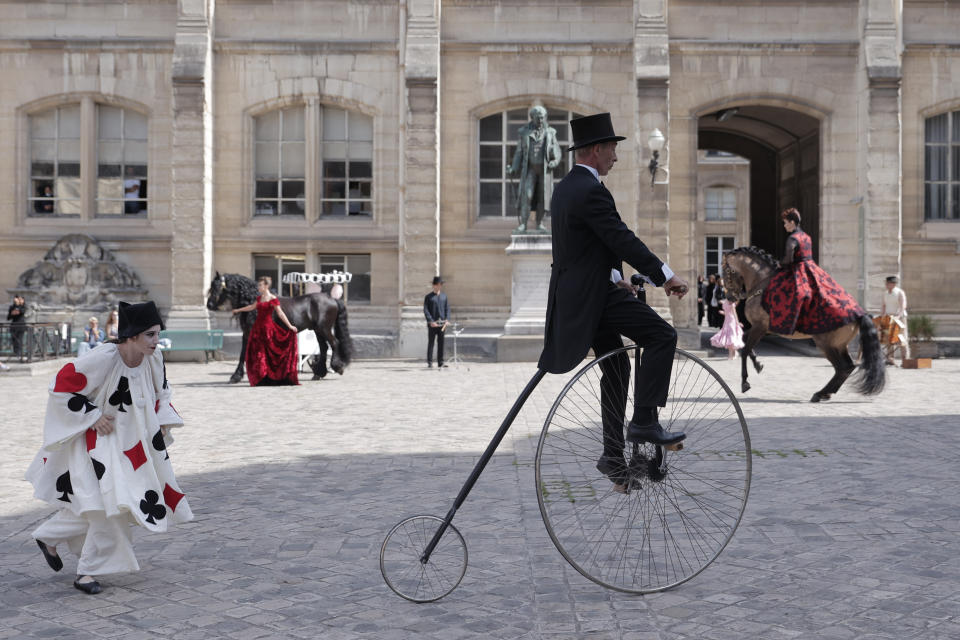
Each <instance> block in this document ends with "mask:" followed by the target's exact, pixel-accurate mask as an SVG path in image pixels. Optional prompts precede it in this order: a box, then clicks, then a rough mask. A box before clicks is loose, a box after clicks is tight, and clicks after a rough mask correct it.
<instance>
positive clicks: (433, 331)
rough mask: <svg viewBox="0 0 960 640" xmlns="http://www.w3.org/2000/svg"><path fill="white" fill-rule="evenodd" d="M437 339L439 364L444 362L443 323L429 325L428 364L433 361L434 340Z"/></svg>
mask: <svg viewBox="0 0 960 640" xmlns="http://www.w3.org/2000/svg"><path fill="white" fill-rule="evenodd" d="M434 338H436V340H437V366H438V367H439V366H440V365H442V364H443V325H441V326H439V327H431V326H430V325H427V364H430V363H431V362H433V340H434Z"/></svg>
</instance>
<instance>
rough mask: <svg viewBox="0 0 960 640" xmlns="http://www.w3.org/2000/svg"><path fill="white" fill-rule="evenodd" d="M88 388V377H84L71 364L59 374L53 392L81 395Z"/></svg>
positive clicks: (65, 366)
mask: <svg viewBox="0 0 960 640" xmlns="http://www.w3.org/2000/svg"><path fill="white" fill-rule="evenodd" d="M85 386H87V376H85V375H83V374H82V373H80V372H79V371H77V370H76V369H75V368H74V367H73V363H72V362H70V363H68V364H66V365H64V367H63V368H62V369H60V371H59V372H58V373H57V379H56V382H55V384H54V385H53V390H54V391H57V392H60V391H65V392H67V393H80V392H81V391H83V388H84V387H85Z"/></svg>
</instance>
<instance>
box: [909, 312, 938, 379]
mask: <svg viewBox="0 0 960 640" xmlns="http://www.w3.org/2000/svg"><path fill="white" fill-rule="evenodd" d="M936 332H937V323H936V322H935V321H934V319H933V318H931V317H930V316H928V315H926V314H923V313H920V314H917V315H913V316H907V333H909V335H910V358H911V359H913V360H920V359H924V358H926V359H931V358H937V357H939V355H940V352H939V349H938V348H937V343H936V342H934V341H933V338H934V336H935V335H936ZM927 366H929V365H927Z"/></svg>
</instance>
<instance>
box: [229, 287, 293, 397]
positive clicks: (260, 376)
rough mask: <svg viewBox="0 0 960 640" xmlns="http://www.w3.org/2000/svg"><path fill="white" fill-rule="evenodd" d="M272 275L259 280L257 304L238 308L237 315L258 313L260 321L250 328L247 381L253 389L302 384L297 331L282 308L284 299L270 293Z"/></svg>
mask: <svg viewBox="0 0 960 640" xmlns="http://www.w3.org/2000/svg"><path fill="white" fill-rule="evenodd" d="M272 282H273V280H272V279H271V278H270V276H261V277H260V278H257V292H259V294H260V295H258V296H257V301H256V302H254V303H252V304H248V305H247V306H245V307H240V308H239V309H234V310H233V313H235V314H237V313H240V312H242V311H253V310H254V309H256V311H257V319H256V320H255V321H254V323H253V328H252V329H250V337H249V338H247V353H246V357H245V361H246V364H247V380H249V381H250V386H251V387H255V386H257V385H258V384H264V385H268V384H300V381H299V380H298V379H297V365H298V364H299V359H298V354H297V328H296V327H295V326H293V325H292V324H290V321H289V320H288V319H287V315H286V314H285V313H284V312H283V309H281V308H280V299H279V298H277V296H275V295H273V294H272V293H270V284H271V283H272ZM274 311H276V314H277V317H278V318H280V321H281V322H282V323H283V324H284V326H285V327H286V328H287V329H283V328H282V327H279V326H278V325H277V323H276V322H274V321H273V314H274Z"/></svg>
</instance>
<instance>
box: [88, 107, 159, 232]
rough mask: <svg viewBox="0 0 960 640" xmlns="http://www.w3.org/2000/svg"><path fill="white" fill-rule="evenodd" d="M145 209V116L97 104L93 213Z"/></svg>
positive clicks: (129, 212)
mask: <svg viewBox="0 0 960 640" xmlns="http://www.w3.org/2000/svg"><path fill="white" fill-rule="evenodd" d="M146 212H147V117H146V116H145V115H143V114H141V113H137V112H136V111H132V110H130V109H121V108H120V107H112V106H107V105H98V106H97V213H98V214H100V215H119V214H124V215H134V214H139V213H146Z"/></svg>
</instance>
